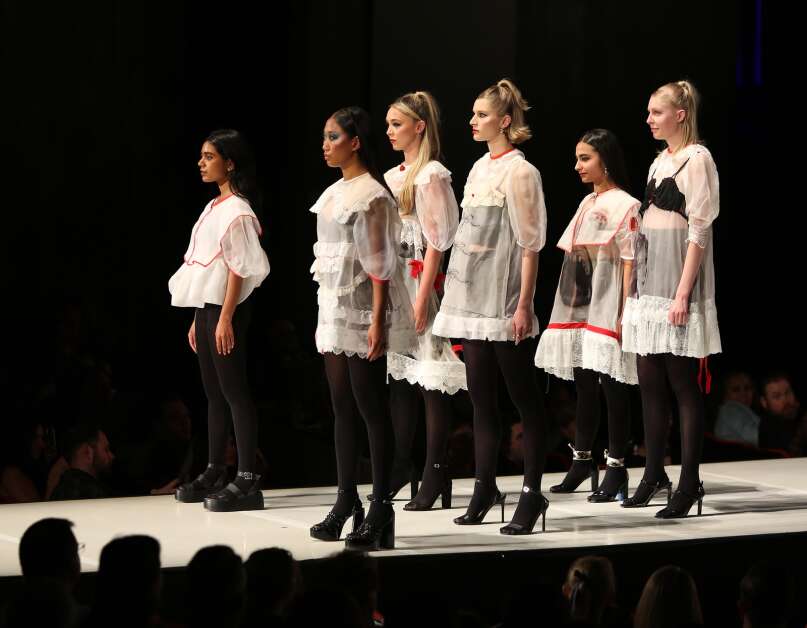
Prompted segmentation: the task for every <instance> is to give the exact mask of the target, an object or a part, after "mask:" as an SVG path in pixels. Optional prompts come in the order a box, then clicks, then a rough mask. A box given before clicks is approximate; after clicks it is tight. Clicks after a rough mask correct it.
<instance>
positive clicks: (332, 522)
mask: <svg viewBox="0 0 807 628" xmlns="http://www.w3.org/2000/svg"><path fill="white" fill-rule="evenodd" d="M348 502H352V503H348ZM351 518H352V519H353V532H355V531H356V530H358V529H359V527H360V526H361V524H362V523H364V506H362V504H361V500H360V499H359V494H358V493H357V492H356V491H355V490H353V491H352V492H348V491H345V490H344V489H339V492H338V496H337V498H336V504H334V507H333V508H332V509H331V512H329V513H328V514H327V515H325V519H323V520H322V521H320V522H319V523H315V524H314V525H312V526H311V530H310V534H311V537H312V538H315V539H319V540H320V541H338V540H339V537H340V536H341V535H342V528H344V527H345V522H347V520H348V519H351Z"/></svg>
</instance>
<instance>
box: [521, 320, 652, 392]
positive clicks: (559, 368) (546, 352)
mask: <svg viewBox="0 0 807 628" xmlns="http://www.w3.org/2000/svg"><path fill="white" fill-rule="evenodd" d="M535 366H537V367H539V368H542V369H543V370H545V371H546V372H547V373H551V374H552V375H554V376H555V377H560V378H561V379H566V380H570V381H572V380H574V369H575V368H584V369H590V370H592V371H597V372H598V373H605V374H606V375H610V376H611V377H613V378H614V379H615V380H617V381H618V382H622V383H623V384H638V383H639V378H638V375H637V373H636V354H634V353H627V352H623V351H622V349H621V348H620V346H619V343H618V342H617V341H616V339H615V338H611V337H610V336H606V335H603V334H598V333H596V332H593V331H589V330H587V329H545V330H544V332H543V334H541V340H540V341H539V343H538V350H537V351H536V352H535Z"/></svg>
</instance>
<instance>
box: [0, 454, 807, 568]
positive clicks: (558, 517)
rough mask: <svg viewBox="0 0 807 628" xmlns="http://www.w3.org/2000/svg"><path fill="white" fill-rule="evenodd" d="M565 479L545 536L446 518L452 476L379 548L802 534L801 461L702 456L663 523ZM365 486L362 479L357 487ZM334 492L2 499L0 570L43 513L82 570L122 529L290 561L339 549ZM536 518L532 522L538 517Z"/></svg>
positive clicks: (494, 513) (165, 551) (464, 483)
mask: <svg viewBox="0 0 807 628" xmlns="http://www.w3.org/2000/svg"><path fill="white" fill-rule="evenodd" d="M667 472H668V474H669V475H670V479H672V480H673V483H675V482H676V481H677V478H678V468H677V467H669V468H668V470H667ZM641 474H642V470H641V469H631V470H630V479H631V482H630V486H631V489H630V492H631V493H633V490H634V489H635V487H636V485H637V484H638V483H639V479H640V478H641ZM562 476H563V474H559V473H554V474H548V475H545V476H544V481H543V487H544V492H545V495H546V496H547V497H548V498H549V500H550V507H549V511H548V514H547V528H546V533H544V534H541V533H536V534H532V535H530V536H522V537H505V536H502V535H500V534H499V527H500V526H501V523H500V521H499V519H500V515H499V511H498V510H496V509H493V510H491V511H490V512H489V513H488V516H487V518H486V523H485V524H484V525H481V526H474V527H460V526H456V525H454V524H453V523H452V521H451V520H452V518H453V517H456V516H458V515H460V514H462V513H463V512H464V511H465V508H466V506H467V505H468V501H469V499H470V495H471V492H472V490H473V489H472V487H473V480H470V479H468V480H455V482H454V503H453V504H452V506H453V508H452V509H451V510H449V511H441V510H433V511H429V512H405V511H404V510H403V505H404V503H406V502H405V500H396V506H395V510H396V549H395V550H392V551H388V552H383V553H382V554H383V555H384V556H405V555H412V554H452V553H467V552H480V551H518V550H525V549H529V550H541V549H558V548H569V547H579V548H585V547H599V546H603V545H610V546H613V545H624V544H631V543H659V542H669V541H680V540H693V539H710V538H720V537H736V536H745V535H764V534H778V533H787V532H805V531H807V484H806V483H805V479H807V458H795V459H789V460H766V461H754V462H731V463H721V464H707V465H703V466H702V467H701V478H702V479H703V481H704V486H705V488H706V493H707V494H706V499H705V500H704V510H703V516H702V517H694V516H691V517H689V518H687V519H679V520H669V521H660V520H657V519H654V517H653V514H654V513H655V511H656V510H658V508H661V507H662V506H663V503H662V502H663V500H662V499H661V498H657V502H654V503H658V508H656V507H652V506H651V507H650V508H640V509H623V508H620V506H619V504H618V503H612V504H590V503H588V502H587V501H586V495H587V493H584V492H578V493H575V494H572V495H552V494H550V493H549V492H548V487H549V486H551V485H552V484H556V483H557V482H559V481H560V479H561V478H562ZM499 488H500V489H501V490H502V491H507V492H508V493H509V496H508V500H507V508H506V511H505V517H506V519H507V520H508V521H509V519H510V517H511V516H512V514H513V511H514V509H515V503H516V501H517V500H518V491H519V489H520V488H521V480H520V478H519V477H506V478H499ZM581 488H582V487H581ZM367 489H368V487H361V489H360V495H362V496H364V495H365V494H366V493H367V492H368V490H367ZM407 490H408V489H404V491H402V494H403V493H405V492H407ZM335 492H336V489H335V488H334V487H322V488H302V489H286V490H275V491H264V498H265V504H266V508H265V509H264V510H263V511H253V512H238V513H210V512H207V511H206V510H204V508H203V507H202V505H201V504H179V503H177V502H176V501H175V500H174V498H173V497H172V496H160V497H131V498H119V499H104V500H86V501H72V502H50V503H34V504H13V505H2V506H0V576H12V575H19V573H20V572H19V562H18V558H17V548H18V544H19V539H20V537H21V535H22V533H23V532H24V531H25V529H26V528H27V527H28V526H29V525H30V524H31V523H33V522H34V521H37V520H38V519H41V518H44V517H64V518H67V519H70V520H71V521H73V522H74V524H75V528H74V531H75V534H76V537H77V538H78V540H79V542H80V543H84V545H85V547H84V549H83V551H82V554H81V561H82V570H83V571H96V570H97V568H98V558H99V555H100V552H101V548H102V547H103V546H104V544H105V543H107V542H108V541H109V540H110V539H112V538H114V537H116V536H121V535H126V534H148V535H151V536H153V537H155V538H157V539H158V540H159V541H160V544H161V545H162V564H163V566H164V567H182V566H185V565H186V564H187V563H188V561H189V560H190V559H191V557H192V556H193V554H194V553H195V552H196V551H197V550H198V549H199V548H201V547H204V546H206V545H213V544H225V545H229V546H231V547H232V548H233V549H234V550H235V551H236V552H238V553H239V554H240V555H241V556H242V557H243V558H244V559H246V558H247V557H248V556H249V554H250V553H251V552H253V551H254V550H257V549H260V548H264V547H272V546H281V547H284V548H286V549H288V550H289V551H290V552H292V554H293V555H294V556H295V558H297V559H298V560H305V559H311V558H321V557H324V556H327V555H329V554H331V553H333V552H335V551H338V550H340V549H342V547H343V543H342V542H338V543H324V542H321V541H316V540H314V539H311V538H310V537H309V535H308V528H309V526H311V524H312V523H315V522H317V521H319V520H320V519H322V518H323V517H324V516H325V514H326V513H327V512H328V510H329V508H330V506H331V504H332V503H333V501H334V499H335ZM407 497H408V495H407ZM438 505H439V500H438ZM692 513H693V514H694V513H695V508H693V510H692ZM349 525H350V522H348V524H347V526H346V531H347V528H348V527H349ZM536 527H537V528H539V529H540V524H539V526H536ZM343 534H344V532H343Z"/></svg>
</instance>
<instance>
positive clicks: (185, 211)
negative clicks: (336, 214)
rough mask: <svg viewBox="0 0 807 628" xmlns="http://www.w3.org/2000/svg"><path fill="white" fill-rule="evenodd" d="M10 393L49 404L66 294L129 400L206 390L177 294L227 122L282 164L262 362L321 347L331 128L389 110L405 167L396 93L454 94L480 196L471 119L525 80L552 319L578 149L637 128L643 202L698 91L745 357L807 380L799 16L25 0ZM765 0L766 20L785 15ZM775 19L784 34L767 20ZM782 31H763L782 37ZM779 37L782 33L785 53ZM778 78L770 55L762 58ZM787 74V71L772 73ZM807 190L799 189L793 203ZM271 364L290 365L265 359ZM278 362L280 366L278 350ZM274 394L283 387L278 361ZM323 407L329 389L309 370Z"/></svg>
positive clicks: (13, 31)
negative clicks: (794, 147)
mask: <svg viewBox="0 0 807 628" xmlns="http://www.w3.org/2000/svg"><path fill="white" fill-rule="evenodd" d="M2 7H3V8H2V11H3V13H2V37H3V44H2V45H3V63H2V69H3V78H2V80H3V82H4V89H3V95H2V100H3V104H2V106H3V111H4V114H3V125H4V130H3V133H2V136H3V144H4V146H3V151H2V152H3V156H4V160H5V161H6V167H5V168H4V169H3V170H4V172H5V174H6V179H5V188H6V194H5V202H4V203H3V206H4V210H5V211H4V215H5V217H6V218H7V223H6V224H7V228H8V229H9V231H8V232H7V236H6V243H7V246H6V251H7V254H8V261H7V264H6V272H5V273H4V275H5V278H6V280H7V281H8V284H7V287H6V289H5V290H4V292H5V295H6V298H5V299H4V303H5V306H4V309H5V311H6V315H7V318H6V330H5V331H6V334H5V340H6V345H7V347H6V348H7V352H8V353H7V354H6V355H7V356H8V358H7V359H6V360H5V368H4V370H5V377H4V379H6V382H7V383H9V384H11V385H12V386H13V390H14V391H15V395H16V396H15V397H13V398H14V399H16V400H17V402H18V404H19V403H22V404H25V403H27V402H28V399H29V398H30V397H31V396H32V395H33V394H34V392H33V391H34V389H35V387H36V383H35V382H36V379H37V374H38V373H39V372H40V371H41V370H43V369H46V368H47V366H48V364H47V361H48V360H49V359H50V358H49V355H50V352H51V351H52V345H53V343H54V342H56V340H55V338H56V336H57V335H58V329H59V325H60V324H61V323H60V322H59V321H60V317H63V307H64V304H66V303H69V304H75V305H77V306H78V307H79V309H80V310H81V312H82V313H83V314H82V323H81V324H82V329H83V334H84V338H85V341H86V343H87V344H88V345H89V346H91V347H92V351H93V352H94V353H95V354H97V355H102V356H104V358H105V359H106V360H108V361H109V363H110V364H112V365H113V378H114V381H115V385H116V387H117V388H118V389H120V390H124V391H127V390H128V391H132V390H137V389H139V388H148V387H152V386H160V387H163V388H165V387H169V388H173V389H176V390H179V391H181V392H182V394H184V395H186V396H188V397H190V398H191V399H194V400H196V401H195V402H194V403H196V404H198V402H199V401H198V400H199V399H201V388H200V385H199V381H198V371H197V368H196V365H195V360H194V357H193V355H192V353H191V352H190V350H189V349H188V348H187V343H186V331H187V327H188V325H189V323H190V320H191V313H190V312H189V311H183V310H178V309H176V308H171V306H170V305H169V302H170V300H169V294H168V291H167V285H166V284H167V281H168V278H169V277H170V275H171V274H172V273H173V272H174V271H175V270H176V268H177V267H178V266H179V264H180V261H181V255H182V253H183V251H184V250H185V247H186V244H187V238H188V235H189V233H190V228H191V226H192V225H193V223H194V221H195V220H196V218H197V216H198V214H199V212H200V210H201V208H202V207H203V205H204V203H205V202H206V200H207V199H209V198H210V197H211V196H212V195H213V194H214V193H215V190H214V189H213V188H211V187H206V186H204V185H202V184H201V183H200V182H199V180H198V172H197V168H196V161H197V159H198V153H199V148H200V145H201V142H202V140H203V138H204V136H205V135H206V133H208V132H209V131H210V130H212V129H215V128H219V127H234V128H237V129H239V130H241V131H243V132H244V133H246V134H247V136H248V138H249V139H250V141H251V144H252V145H253V147H254V149H255V152H256V154H257V158H258V162H259V170H260V179H261V182H262V184H263V187H264V191H265V197H266V203H265V206H264V208H263V211H262V217H263V222H264V227H265V231H266V237H265V239H264V244H265V247H266V249H267V251H268V253H269V256H270V260H271V263H272V274H271V275H270V277H269V279H268V280H267V281H266V282H265V283H264V285H263V286H262V287H261V288H260V289H259V290H258V291H257V292H256V295H255V297H256V298H255V302H256V305H257V309H256V312H255V316H254V318H253V332H252V336H254V337H255V341H254V342H252V341H251V351H252V352H253V354H255V353H261V352H263V353H264V354H266V352H267V351H269V350H270V344H269V343H268V341H266V340H265V335H266V332H265V330H266V329H268V328H269V327H270V326H271V325H272V321H277V320H288V321H290V322H291V323H293V325H294V328H295V329H296V333H297V336H298V338H299V342H300V343H301V345H302V346H303V349H304V350H305V351H308V352H311V353H312V354H313V352H314V348H313V329H314V325H315V316H316V308H315V285H314V283H313V282H312V281H311V278H310V275H309V272H308V268H309V266H310V263H311V260H312V251H311V245H312V244H313V242H314V240H315V229H314V220H313V216H312V214H310V213H309V212H308V208H309V207H310V205H311V204H312V202H313V201H314V200H315V199H316V197H317V196H318V194H319V193H320V192H321V190H322V189H323V188H324V187H325V186H326V185H327V184H328V183H330V182H332V181H333V180H335V178H336V177H337V176H338V173H337V172H335V171H332V170H329V169H328V168H327V167H326V166H325V164H324V163H323V161H322V158H321V151H320V137H321V128H322V125H323V123H324V121H325V119H326V118H327V117H328V115H329V114H330V113H331V112H332V111H333V110H335V109H336V108H338V107H341V106H344V105H348V104H358V105H362V106H364V107H366V108H368V110H369V111H370V112H371V114H372V115H373V117H374V119H375V126H376V130H377V131H378V148H379V154H380V161H381V164H382V166H383V167H384V168H387V167H391V166H392V165H394V164H396V163H398V161H399V156H398V155H396V154H394V153H393V151H392V150H391V149H390V148H389V145H388V144H387V143H385V142H383V141H382V140H383V139H384V138H383V132H384V128H385V127H384V122H383V119H384V116H385V113H386V109H387V105H388V104H389V103H390V102H392V100H394V99H395V98H396V97H397V96H398V95H400V94H402V93H404V92H407V91H411V90H415V89H425V90H429V91H431V92H432V93H433V94H434V95H435V96H436V98H437V100H438V101H439V103H440V105H441V107H442V111H443V123H444V133H443V144H444V152H445V160H444V163H445V164H446V165H447V166H448V168H449V169H450V170H452V171H453V173H454V185H455V189H456V190H457V192H458V193H461V189H462V185H463V183H464V180H465V177H466V175H467V172H468V170H469V168H470V166H471V164H472V163H473V162H474V161H475V160H476V159H477V158H478V157H479V156H480V155H481V154H482V153H483V152H484V150H485V148H484V146H481V145H478V144H476V143H474V142H473V141H472V139H471V135H470V133H469V131H468V124H467V122H468V119H469V117H470V110H471V106H472V104H473V101H474V98H475V97H476V95H477V94H478V93H479V92H480V91H481V90H482V89H484V88H485V87H487V86H488V85H489V84H491V83H493V82H495V81H496V80H497V79H499V78H501V77H505V76H507V77H510V78H512V79H514V80H515V82H516V84H518V85H519V86H520V87H521V89H522V90H523V93H524V95H525V97H526V98H527V99H528V100H529V101H530V103H531V104H532V110H531V111H530V112H529V114H528V121H529V123H530V124H531V126H532V128H533V131H534V138H533V139H532V140H531V141H530V142H528V143H527V144H525V145H524V146H523V150H524V152H525V153H526V155H527V158H528V159H529V160H530V161H531V162H532V163H534V164H535V165H536V166H537V167H538V168H539V170H540V171H541V173H542V176H543V183H544V187H545V192H546V199H547V207H548V222H549V226H548V234H547V242H548V246H547V247H546V249H545V250H544V252H543V253H542V254H541V261H540V271H539V278H538V288H537V293H536V309H537V313H538V316H539V319H540V320H541V322H542V324H545V323H546V321H547V320H548V316H549V311H550V308H551V303H552V296H553V294H554V291H555V286H556V280H557V276H558V271H559V266H560V261H561V255H560V253H559V252H558V251H557V249H555V247H554V243H555V242H556V241H557V239H558V237H559V236H560V234H561V232H562V230H563V228H564V227H565V225H566V224H567V222H568V220H569V218H570V217H571V215H572V213H573V212H574V210H575V209H576V207H577V204H578V202H579V200H580V198H581V197H582V195H583V194H584V193H585V190H584V188H583V187H582V186H581V184H580V183H579V180H578V178H577V176H576V174H575V172H574V171H573V165H574V160H573V151H574V146H575V143H576V141H577V139H578V138H579V137H580V135H581V134H582V133H583V132H584V131H585V130H586V129H588V128H591V127H597V126H601V127H606V128H609V129H612V130H613V131H615V132H616V133H617V134H618V136H619V137H620V139H621V141H622V144H623V147H624V149H625V152H626V154H627V158H628V165H629V170H630V175H631V180H632V183H633V189H632V190H631V191H632V193H633V194H634V195H635V196H640V195H641V193H642V190H643V187H644V180H645V178H646V175H647V168H648V166H649V164H650V162H651V161H652V159H653V157H654V154H655V152H656V151H657V150H659V148H660V146H659V145H658V144H656V143H654V142H653V140H652V138H651V136H650V134H649V132H648V130H647V127H646V124H645V122H644V120H645V117H646V104H647V100H648V98H649V95H650V93H651V92H652V91H653V90H654V89H655V88H657V87H658V86H660V85H661V84H663V83H665V82H667V81H670V80H677V79H680V78H684V77H686V78H689V79H691V80H692V81H693V82H694V83H695V84H696V86H697V87H698V88H699V89H700V91H701V94H702V97H703V107H702V110H701V117H700V125H701V133H702V135H703V137H704V139H705V141H706V143H707V145H708V146H709V148H710V149H711V151H712V154H713V155H714V157H715V160H716V163H717V167H718V170H719V173H720V181H721V214H720V218H719V219H718V221H717V222H716V224H715V264H716V274H717V291H718V292H717V301H718V312H719V320H720V329H721V335H722V339H723V347H724V353H723V355H722V356H719V357H718V358H716V359H715V360H713V368H714V369H715V371H716V372H717V373H718V374H719V373H720V372H721V370H725V369H726V368H728V367H729V366H742V367H746V368H750V369H751V370H752V372H753V373H754V374H756V375H760V374H762V373H763V372H764V371H767V370H769V369H771V368H774V367H784V368H788V369H791V370H793V371H795V372H796V373H797V375H798V376H799V377H800V376H801V374H800V372H799V369H798V367H799V363H800V357H799V354H800V352H801V348H802V346H803V344H804V343H803V339H804V334H803V332H802V331H801V330H800V328H799V322H800V316H799V315H798V308H797V301H799V300H801V299H802V296H803V285H804V282H803V279H802V277H801V274H802V269H801V267H800V266H799V265H798V264H796V263H795V260H796V258H797V257H799V256H797V255H796V252H797V251H798V247H799V246H800V245H801V242H800V238H799V235H798V233H797V232H796V230H795V229H793V228H791V227H792V225H793V224H794V217H795V216H796V215H797V212H799V211H801V209H800V208H799V207H797V206H793V203H792V200H790V201H789V200H787V199H788V198H791V197H790V195H789V193H788V191H787V189H786V188H787V187H788V184H787V183H786V181H787V180H788V179H790V180H791V181H792V173H791V174H786V173H784V172H783V170H784V169H785V168H786V165H785V163H783V161H782V159H781V153H780V152H779V151H778V150H775V149H774V139H775V138H776V136H777V134H778V132H779V131H778V129H784V128H786V125H787V124H788V111H789V107H786V106H785V103H786V102H787V98H785V95H786V94H787V93H788V90H789V88H788V87H787V85H786V84H785V80H786V79H787V73H788V68H787V59H788V55H789V50H787V45H788V44H787V43H786V40H783V38H780V37H779V36H778V28H779V26H780V24H779V22H784V21H785V20H786V16H784V15H777V14H775V13H774V11H773V9H774V7H771V6H770V3H764V4H763V3H762V2H761V0H759V1H751V2H749V1H741V2H730V1H724V2H702V1H698V0H676V1H675V2H667V1H664V2H654V3H648V2H640V1H625V2H615V1H614V2H591V1H587V0H550V1H547V2H537V1H532V0H507V1H497V2H484V1H481V0H469V1H464V2H452V1H447V0H446V1H438V0H431V1H423V0H410V1H409V2H407V3H400V2H386V1H380V0H379V1H376V2H372V1H370V0H348V1H342V2H314V1H313V0H311V1H307V2H303V1H294V0H285V1H284V0H278V1H275V2H271V3H269V2H261V3H259V2H254V3H252V2H251V3H247V2H243V3H237V2H233V3H211V2H159V3H158V2H146V3H140V2H126V1H123V0H118V1H109V2H103V3H101V2H92V3H52V4H51V3H48V4H43V3H36V2H30V3H27V2H26V3H23V2H8V1H6V2H3V4H2ZM760 7H761V8H760ZM760 25H761V26H760ZM758 28H761V40H758V39H757V36H756V33H757V30H758ZM759 41H761V45H759ZM760 64H761V65H760ZM759 68H761V71H760V69H759ZM791 191H792V189H791ZM265 357H266V356H265ZM268 359H270V360H271V355H269V356H268ZM253 377H254V378H255V381H254V384H255V386H256V388H257V389H258V390H259V395H261V394H262V395H264V396H266V395H269V396H271V394H272V393H271V392H270V391H271V390H272V389H273V386H277V385H278V384H277V382H275V381H273V376H272V375H271V374H270V375H267V372H266V371H265V370H262V371H258V372H253ZM283 385H284V386H286V387H288V386H292V387H296V392H297V393H298V394H301V395H303V394H306V391H308V390H309V389H311V388H312V387H316V386H318V384H317V383H316V382H311V381H298V382H284V383H283Z"/></svg>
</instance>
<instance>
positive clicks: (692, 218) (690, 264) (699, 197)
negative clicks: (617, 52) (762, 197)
mask: <svg viewBox="0 0 807 628" xmlns="http://www.w3.org/2000/svg"><path fill="white" fill-rule="evenodd" d="M697 109H698V94H697V92H696V91H695V88H694V87H693V86H692V84H691V83H689V82H688V81H678V82H675V83H667V84H666V85H663V86H662V87H660V88H659V89H657V90H656V91H655V92H653V95H652V96H651V97H650V102H649V104H648V117H647V124H648V125H649V127H650V131H651V133H652V134H653V137H654V138H655V139H657V140H660V141H663V142H664V143H665V148H664V149H663V150H662V151H661V152H660V153H659V155H658V157H656V159H655V161H654V162H653V164H652V165H651V166H650V174H649V177H648V183H647V190H646V191H645V197H644V202H643V203H642V206H641V208H640V212H641V214H642V225H641V230H640V237H639V239H638V243H637V290H636V294H635V296H632V297H631V298H629V299H628V301H627V303H626V305H625V314H624V316H623V318H622V346H623V348H624V349H625V351H630V352H634V353H637V354H638V360H637V368H638V373H639V387H640V389H641V393H642V411H643V420H644V430H645V446H646V448H647V459H646V464H645V469H644V477H643V478H642V481H641V482H640V484H639V487H638V488H637V490H636V492H635V493H634V494H633V496H631V497H630V498H628V499H626V500H625V501H623V502H622V506H624V507H626V508H631V507H636V506H647V505H648V503H649V502H650V500H651V499H652V498H653V496H654V495H655V494H656V493H657V492H659V491H662V490H666V491H667V495H668V505H667V507H666V508H664V509H662V510H660V511H658V512H657V513H656V517H659V518H662V519H669V518H677V517H686V516H687V514H688V513H689V511H690V509H691V508H692V505H693V504H694V503H695V502H697V504H698V514H700V512H701V503H702V501H703V497H704V495H705V492H704V489H703V483H702V482H701V481H700V477H699V474H698V469H699V466H700V459H701V452H702V449H703V434H704V429H705V425H704V424H705V415H706V411H705V407H704V400H703V394H702V390H701V387H702V386H703V384H704V381H703V380H704V379H705V380H708V369H707V367H706V358H707V357H708V356H709V355H711V354H714V353H719V352H720V351H721V346H720V332H719V330H718V326H717V308H716V307H715V275H714V262H713V258H712V222H713V221H714V220H715V218H717V215H718V212H719V192H718V176H717V168H716V167H715V163H714V160H713V159H712V155H711V153H710V152H709V150H708V149H707V148H706V147H705V146H703V145H702V144H701V143H700V137H699V135H698V123H697ZM704 375H705V376H706V377H704ZM669 388H672V393H673V396H674V398H675V402H676V404H677V407H678V418H679V421H680V424H681V476H680V478H679V481H678V487H677V489H676V491H675V494H674V495H673V496H672V500H671V501H670V500H669V494H670V490H671V486H672V484H671V482H670V480H669V478H668V477H667V474H666V473H665V471H664V450H665V445H666V440H667V432H668V429H669V419H670V416H671V415H672V403H673V400H672V399H671V398H670V394H669ZM707 388H708V385H707Z"/></svg>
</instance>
